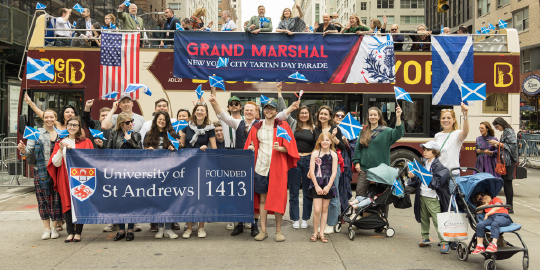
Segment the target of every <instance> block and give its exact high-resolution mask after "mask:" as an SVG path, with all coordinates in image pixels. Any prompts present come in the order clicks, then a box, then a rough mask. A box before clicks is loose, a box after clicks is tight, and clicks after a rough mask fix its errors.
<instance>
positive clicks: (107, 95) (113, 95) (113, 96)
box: [101, 92, 118, 99]
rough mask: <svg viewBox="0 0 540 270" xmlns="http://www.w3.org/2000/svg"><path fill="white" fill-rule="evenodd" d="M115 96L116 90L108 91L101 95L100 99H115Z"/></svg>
mask: <svg viewBox="0 0 540 270" xmlns="http://www.w3.org/2000/svg"><path fill="white" fill-rule="evenodd" d="M116 97H118V92H110V93H108V94H106V95H104V96H102V97H101V99H106V98H112V99H116Z"/></svg>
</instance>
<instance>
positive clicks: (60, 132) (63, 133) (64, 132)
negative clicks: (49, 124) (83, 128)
mask: <svg viewBox="0 0 540 270" xmlns="http://www.w3.org/2000/svg"><path fill="white" fill-rule="evenodd" d="M54 130H56V133H58V137H60V139H63V138H65V137H67V136H69V132H68V131H67V129H64V130H59V129H57V128H56V127H54Z"/></svg>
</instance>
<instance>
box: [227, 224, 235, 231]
mask: <svg viewBox="0 0 540 270" xmlns="http://www.w3.org/2000/svg"><path fill="white" fill-rule="evenodd" d="M232 229H234V222H228V223H227V230H232Z"/></svg>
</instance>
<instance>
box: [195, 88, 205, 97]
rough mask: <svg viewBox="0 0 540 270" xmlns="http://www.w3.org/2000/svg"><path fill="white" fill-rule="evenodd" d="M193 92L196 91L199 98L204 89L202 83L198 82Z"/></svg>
mask: <svg viewBox="0 0 540 270" xmlns="http://www.w3.org/2000/svg"><path fill="white" fill-rule="evenodd" d="M195 93H197V99H201V97H202V95H203V94H204V91H203V90H202V84H199V86H198V87H197V89H195Z"/></svg>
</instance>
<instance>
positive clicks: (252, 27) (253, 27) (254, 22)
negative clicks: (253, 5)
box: [244, 5, 272, 35]
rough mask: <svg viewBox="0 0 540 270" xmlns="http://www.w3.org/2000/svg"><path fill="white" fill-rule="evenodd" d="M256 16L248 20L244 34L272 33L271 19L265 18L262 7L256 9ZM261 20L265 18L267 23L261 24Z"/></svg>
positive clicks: (264, 11)
mask: <svg viewBox="0 0 540 270" xmlns="http://www.w3.org/2000/svg"><path fill="white" fill-rule="evenodd" d="M257 13H259V15H258V16H253V17H251V18H250V19H249V22H248V26H246V27H244V31H246V33H251V34H254V35H257V34H258V33H259V32H272V18H270V17H265V16H264V14H265V13H266V9H265V8H264V6H263V5H260V6H258V7H257ZM262 18H266V19H267V20H268V22H261V19H262Z"/></svg>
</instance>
